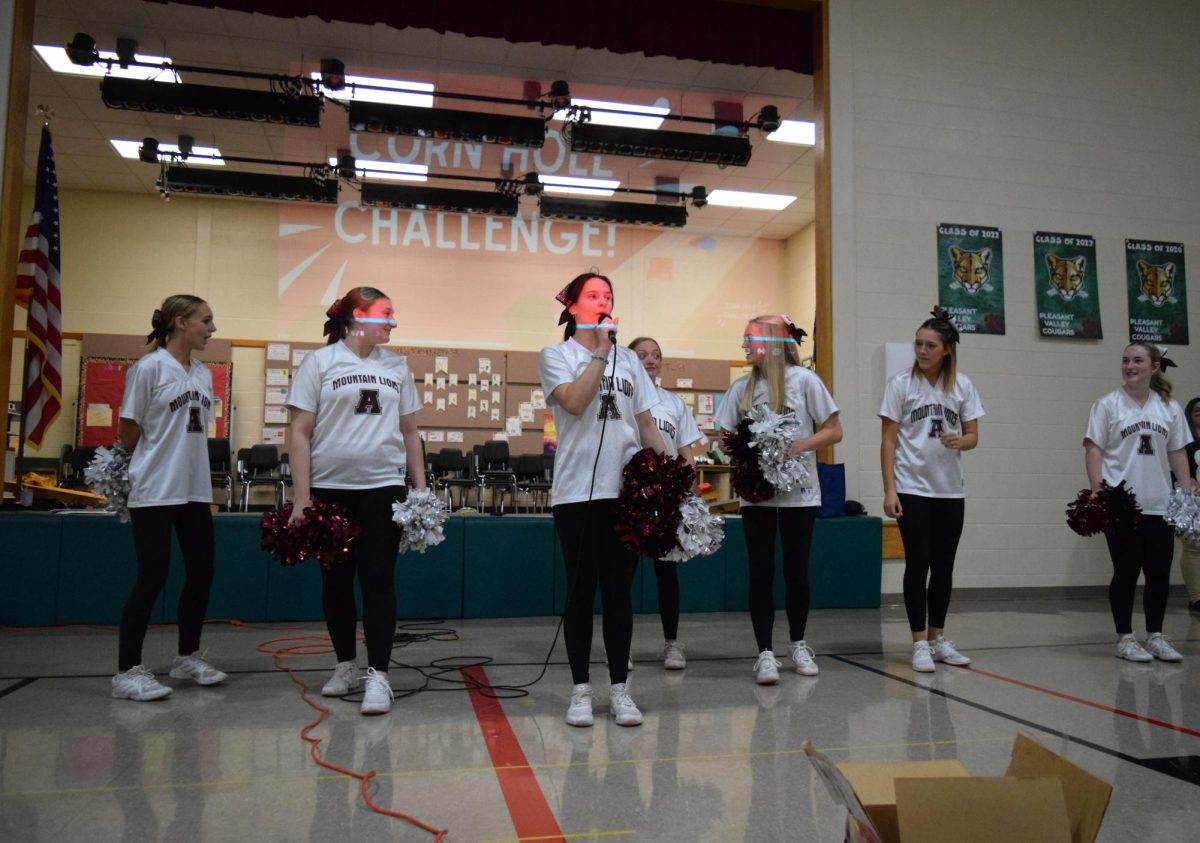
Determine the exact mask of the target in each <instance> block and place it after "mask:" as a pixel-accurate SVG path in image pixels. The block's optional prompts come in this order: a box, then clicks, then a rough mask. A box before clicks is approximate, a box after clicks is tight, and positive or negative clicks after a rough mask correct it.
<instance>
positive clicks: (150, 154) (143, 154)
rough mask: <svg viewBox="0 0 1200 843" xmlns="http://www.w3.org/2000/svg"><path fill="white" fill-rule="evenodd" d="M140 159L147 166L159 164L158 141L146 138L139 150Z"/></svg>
mask: <svg viewBox="0 0 1200 843" xmlns="http://www.w3.org/2000/svg"><path fill="white" fill-rule="evenodd" d="M138 158H140V159H141V160H142V161H144V162H146V163H147V164H157V163H158V139H157V138H146V139H145V140H143V141H142V145H141V146H140V147H139V148H138Z"/></svg>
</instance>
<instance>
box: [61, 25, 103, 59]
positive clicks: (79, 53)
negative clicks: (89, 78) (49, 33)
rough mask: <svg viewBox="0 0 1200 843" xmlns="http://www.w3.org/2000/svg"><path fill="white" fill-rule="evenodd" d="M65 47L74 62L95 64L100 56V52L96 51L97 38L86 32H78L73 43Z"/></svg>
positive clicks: (68, 56)
mask: <svg viewBox="0 0 1200 843" xmlns="http://www.w3.org/2000/svg"><path fill="white" fill-rule="evenodd" d="M64 49H65V50H66V51H67V58H69V59H70V60H71V63H72V64H79V65H84V66H88V65H93V64H95V63H96V60H97V59H98V58H100V54H99V53H98V52H96V39H95V38H93V37H92V36H90V35H88V34H87V33H86V32H76V33H75V37H74V38H72V39H71V43H70V44H67V46H66V47H65V48H64Z"/></svg>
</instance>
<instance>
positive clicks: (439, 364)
mask: <svg viewBox="0 0 1200 843" xmlns="http://www.w3.org/2000/svg"><path fill="white" fill-rule="evenodd" d="M433 372H434V374H437V375H445V374H449V373H450V358H449V357H447V356H446V355H444V354H439V355H438V356H436V357H434V358H433Z"/></svg>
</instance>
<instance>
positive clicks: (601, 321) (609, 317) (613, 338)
mask: <svg viewBox="0 0 1200 843" xmlns="http://www.w3.org/2000/svg"><path fill="white" fill-rule="evenodd" d="M605 319H607V320H609V321H610V322H611V321H612V314H611V313H602V314H600V318H599V320H597V324H601V325H602V324H604V320H605ZM608 341H609V342H610V343H612V344H613V345H616V344H617V332H616V331H609V332H608Z"/></svg>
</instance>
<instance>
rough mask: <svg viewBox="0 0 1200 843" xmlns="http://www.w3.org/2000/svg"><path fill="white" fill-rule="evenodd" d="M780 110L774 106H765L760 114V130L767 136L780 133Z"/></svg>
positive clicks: (758, 124)
mask: <svg viewBox="0 0 1200 843" xmlns="http://www.w3.org/2000/svg"><path fill="white" fill-rule="evenodd" d="M779 122H780V121H779V109H778V108H776V107H775V106H773V105H764V106H763V107H762V108H761V109H760V110H759V112H758V123H757V124H756V125H757V126H758V130H759V131H760V132H764V133H766V134H770V133H771V132H777V131H779Z"/></svg>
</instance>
